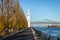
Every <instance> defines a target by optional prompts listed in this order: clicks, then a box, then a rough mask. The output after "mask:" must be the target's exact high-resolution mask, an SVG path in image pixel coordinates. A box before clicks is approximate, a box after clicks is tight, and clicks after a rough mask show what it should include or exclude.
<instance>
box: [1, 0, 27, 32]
mask: <svg viewBox="0 0 60 40" xmlns="http://www.w3.org/2000/svg"><path fill="white" fill-rule="evenodd" d="M2 9H3V10H2ZM27 26H28V24H27V20H26V17H25V15H24V12H23V10H22V8H21V6H20V5H19V3H18V0H3V2H2V1H1V0H0V32H3V31H4V30H9V29H13V30H14V31H15V30H21V29H24V28H27Z"/></svg>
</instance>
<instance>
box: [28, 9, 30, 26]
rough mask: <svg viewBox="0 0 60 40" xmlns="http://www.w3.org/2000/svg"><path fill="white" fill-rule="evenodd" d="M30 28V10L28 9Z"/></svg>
mask: <svg viewBox="0 0 60 40" xmlns="http://www.w3.org/2000/svg"><path fill="white" fill-rule="evenodd" d="M28 27H30V9H28Z"/></svg>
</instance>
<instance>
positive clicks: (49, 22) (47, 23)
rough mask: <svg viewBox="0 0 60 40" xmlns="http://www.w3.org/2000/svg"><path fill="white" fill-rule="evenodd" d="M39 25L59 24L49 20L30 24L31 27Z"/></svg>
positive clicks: (59, 23)
mask: <svg viewBox="0 0 60 40" xmlns="http://www.w3.org/2000/svg"><path fill="white" fill-rule="evenodd" d="M39 24H46V25H49V24H50V25H60V22H57V21H53V20H50V19H45V20H41V21H36V22H31V26H32V25H36V26H37V25H39Z"/></svg>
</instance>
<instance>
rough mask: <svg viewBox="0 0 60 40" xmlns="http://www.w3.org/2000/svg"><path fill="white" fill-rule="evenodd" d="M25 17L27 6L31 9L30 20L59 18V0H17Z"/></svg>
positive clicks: (57, 19) (56, 19)
mask: <svg viewBox="0 0 60 40" xmlns="http://www.w3.org/2000/svg"><path fill="white" fill-rule="evenodd" d="M19 3H20V5H21V7H22V9H23V10H24V13H25V16H26V18H27V11H28V8H29V9H30V11H31V21H40V20H44V19H50V20H54V21H59V20H60V0H19Z"/></svg>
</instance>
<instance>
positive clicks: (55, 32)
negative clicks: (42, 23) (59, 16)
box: [33, 27, 60, 40]
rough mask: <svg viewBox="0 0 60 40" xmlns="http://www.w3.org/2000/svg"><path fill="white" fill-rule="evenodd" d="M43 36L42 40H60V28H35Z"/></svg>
mask: <svg viewBox="0 0 60 40" xmlns="http://www.w3.org/2000/svg"><path fill="white" fill-rule="evenodd" d="M33 28H34V29H35V30H37V31H38V32H39V33H40V34H41V38H42V40H45V39H46V40H47V39H49V38H50V39H49V40H57V39H58V38H59V39H60V28H41V27H33Z"/></svg>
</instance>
